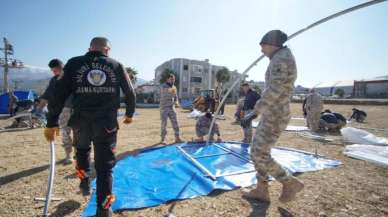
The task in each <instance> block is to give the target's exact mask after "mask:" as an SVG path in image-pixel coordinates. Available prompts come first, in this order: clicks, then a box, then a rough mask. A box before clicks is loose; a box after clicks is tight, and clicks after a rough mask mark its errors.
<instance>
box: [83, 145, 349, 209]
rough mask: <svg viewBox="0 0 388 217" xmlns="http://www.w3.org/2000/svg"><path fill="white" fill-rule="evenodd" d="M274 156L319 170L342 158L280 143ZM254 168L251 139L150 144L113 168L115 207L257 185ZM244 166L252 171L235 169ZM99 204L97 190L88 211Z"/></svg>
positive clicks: (288, 164)
mask: <svg viewBox="0 0 388 217" xmlns="http://www.w3.org/2000/svg"><path fill="white" fill-rule="evenodd" d="M216 145H218V146H220V147H217V146H216ZM177 146H180V147H182V149H183V150H184V151H185V152H186V153H188V154H189V155H190V156H191V157H193V158H195V159H197V161H198V162H200V163H201V165H203V166H204V167H205V168H206V169H207V170H209V171H210V172H211V173H212V174H214V175H217V176H219V177H218V178H217V179H216V180H212V179H211V178H209V177H207V176H206V175H205V174H204V172H202V171H201V170H200V169H199V168H198V167H197V166H195V165H194V164H193V163H192V162H191V161H190V160H188V158H187V157H185V156H184V155H183V154H182V152H181V151H180V150H179V149H178V148H177ZM272 156H273V157H274V158H275V159H276V160H277V161H278V162H279V163H280V164H281V165H282V166H283V167H284V168H286V169H287V171H288V172H290V173H303V172H308V171H316V170H321V169H324V168H333V167H336V166H338V165H340V164H341V163H340V162H339V161H335V160H329V159H325V158H321V157H315V156H314V155H312V154H308V153H302V152H298V151H291V150H283V149H278V148H273V149H272ZM253 169H254V166H253V164H252V163H251V162H249V146H248V145H247V144H241V143H234V142H223V143H215V144H211V145H208V146H205V145H204V144H199V143H182V144H177V145H171V146H166V147H162V148H157V149H152V150H147V151H144V152H142V153H141V154H139V155H138V156H136V157H132V156H130V157H127V158H125V159H123V160H121V161H119V162H118V163H117V164H116V166H115V168H114V169H113V193H114V194H115V196H116V201H115V202H114V203H113V205H112V209H113V210H114V211H117V210H123V209H136V208H145V207H151V206H157V205H160V204H163V203H166V202H168V201H171V200H176V199H187V198H194V197H198V196H203V195H207V194H209V193H210V192H212V191H213V190H215V189H222V190H232V189H235V188H238V187H247V186H251V185H253V184H255V183H256V177H255V172H249V171H253ZM238 172H246V173H242V174H235V175H230V174H232V173H238ZM228 174H229V175H228ZM93 186H95V183H94V184H93ZM93 188H94V187H93ZM95 210H96V194H95V191H93V194H92V197H91V200H90V202H89V204H88V206H87V207H86V208H85V210H84V213H83V216H93V215H94V214H95Z"/></svg>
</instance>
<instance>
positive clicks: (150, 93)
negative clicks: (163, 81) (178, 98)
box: [135, 82, 160, 104]
mask: <svg viewBox="0 0 388 217" xmlns="http://www.w3.org/2000/svg"><path fill="white" fill-rule="evenodd" d="M135 91H136V102H137V103H151V104H152V103H159V94H160V93H159V85H158V84H155V83H154V82H148V83H143V84H141V85H138V86H137V87H136V88H135Z"/></svg>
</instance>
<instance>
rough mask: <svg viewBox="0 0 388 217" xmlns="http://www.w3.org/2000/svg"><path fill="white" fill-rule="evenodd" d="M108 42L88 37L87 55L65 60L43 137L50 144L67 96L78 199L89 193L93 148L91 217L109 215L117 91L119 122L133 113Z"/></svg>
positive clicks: (128, 119) (130, 92) (127, 89)
mask: <svg viewBox="0 0 388 217" xmlns="http://www.w3.org/2000/svg"><path fill="white" fill-rule="evenodd" d="M109 51H110V45H109V41H108V39H106V38H103V37H96V38H93V39H92V41H91V42H90V48H89V52H88V53H86V54H85V55H84V56H78V57H74V58H72V59H70V60H69V61H68V62H67V64H66V65H65V68H64V74H63V77H62V78H60V79H59V80H58V83H57V85H56V87H55V96H56V99H57V105H58V110H55V111H53V112H52V115H53V117H54V118H53V119H52V121H53V122H52V123H48V126H49V127H48V128H46V129H45V132H46V133H45V134H46V135H47V136H46V137H47V138H48V140H51V141H52V140H54V137H55V133H54V132H55V130H53V129H54V127H56V125H57V120H58V116H59V113H60V112H61V109H62V107H63V105H64V102H65V100H66V98H68V97H69V96H70V95H71V94H73V97H74V98H73V114H72V116H71V118H70V120H69V123H68V125H69V126H71V127H72V128H73V129H74V130H77V131H78V133H76V135H78V136H79V138H77V139H76V149H77V151H76V160H77V167H76V169H77V171H76V174H77V176H78V177H79V178H80V179H81V183H80V188H81V191H82V192H83V193H84V194H89V192H90V184H89V183H90V182H89V173H90V162H89V159H90V150H91V148H90V146H91V143H92V142H93V145H94V161H95V168H96V179H97V181H96V182H97V183H96V184H97V192H96V193H97V211H96V216H97V217H107V216H112V210H111V209H110V206H111V204H112V203H113V201H114V196H113V194H112V168H113V166H114V165H115V146H116V141H117V130H118V128H119V125H118V122H117V110H118V108H119V106H120V89H121V90H122V92H123V93H124V95H125V104H126V112H125V117H124V121H123V123H125V124H130V123H131V122H132V116H133V114H134V112H135V102H136V101H135V92H134V89H133V87H132V84H131V81H130V80H129V77H128V74H127V73H126V71H125V69H124V67H123V65H122V64H121V63H119V62H117V61H116V60H114V59H112V58H109V57H108V55H109Z"/></svg>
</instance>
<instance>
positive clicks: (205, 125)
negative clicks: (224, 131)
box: [195, 112, 221, 142]
mask: <svg viewBox="0 0 388 217" xmlns="http://www.w3.org/2000/svg"><path fill="white" fill-rule="evenodd" d="M211 122H212V114H211V113H210V112H206V114H205V115H203V116H201V117H199V118H198V120H197V123H196V125H195V132H196V134H197V136H198V139H197V141H198V142H203V141H204V136H206V135H207V134H208V133H209V129H210V124H211ZM214 134H217V141H218V142H221V134H220V129H219V127H218V124H217V123H214V126H213V129H212V132H211V133H210V138H209V140H210V141H213V140H214Z"/></svg>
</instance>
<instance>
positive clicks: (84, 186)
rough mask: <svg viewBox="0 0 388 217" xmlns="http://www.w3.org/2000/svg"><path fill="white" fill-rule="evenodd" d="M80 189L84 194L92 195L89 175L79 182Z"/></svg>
mask: <svg viewBox="0 0 388 217" xmlns="http://www.w3.org/2000/svg"><path fill="white" fill-rule="evenodd" d="M79 189H80V190H81V193H82V195H83V196H89V195H90V181H89V177H86V178H83V179H81V182H80V183H79Z"/></svg>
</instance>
